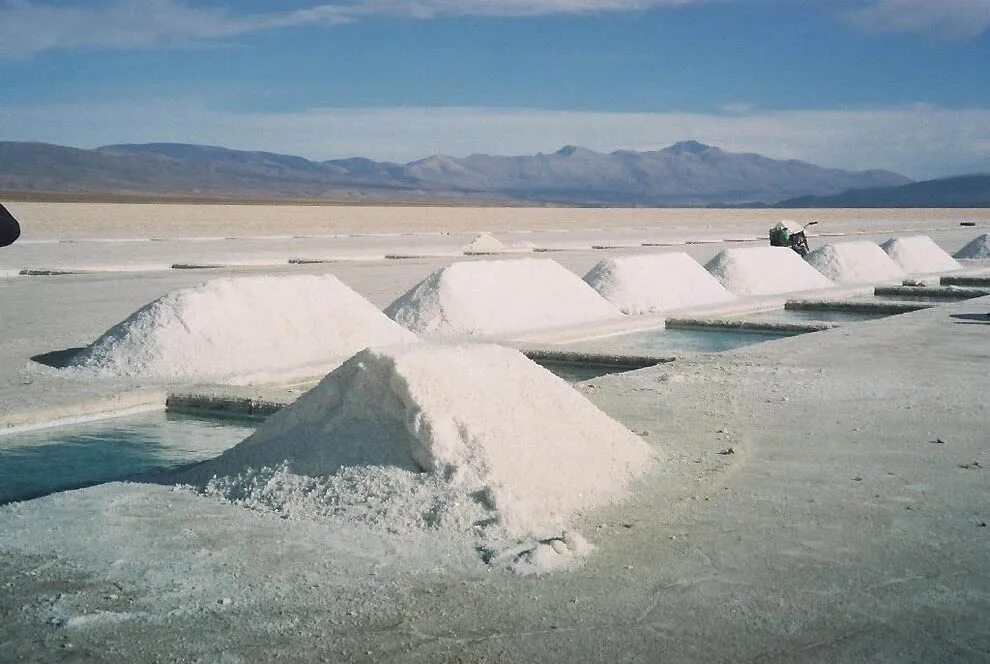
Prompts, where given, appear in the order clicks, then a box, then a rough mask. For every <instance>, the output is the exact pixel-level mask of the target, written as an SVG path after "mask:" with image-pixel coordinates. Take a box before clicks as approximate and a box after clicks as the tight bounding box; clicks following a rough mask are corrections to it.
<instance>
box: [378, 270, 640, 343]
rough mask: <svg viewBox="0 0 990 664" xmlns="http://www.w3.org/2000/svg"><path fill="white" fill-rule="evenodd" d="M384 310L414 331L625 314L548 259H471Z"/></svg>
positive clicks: (486, 328)
mask: <svg viewBox="0 0 990 664" xmlns="http://www.w3.org/2000/svg"><path fill="white" fill-rule="evenodd" d="M385 313H386V314H387V315H388V316H389V317H390V318H392V319H393V320H395V321H396V322H398V323H399V324H400V325H402V326H403V327H406V328H408V329H410V330H412V331H413V332H417V333H420V334H428V335H436V336H462V335H493V334H503V333H507V332H520V331H523V330H532V329H538V328H545V327H554V326H562V325H573V324H577V323H587V322H592V321H602V320H610V319H616V318H621V317H622V313H621V312H620V311H619V310H618V309H616V308H615V307H614V306H613V305H612V304H610V303H609V302H608V301H607V300H605V299H604V298H603V297H601V296H600V295H599V294H598V293H596V292H595V291H594V289H593V288H591V287H590V286H589V285H588V284H586V283H585V282H584V281H582V280H581V279H580V278H579V277H578V276H577V275H576V274H574V273H573V272H570V271H569V270H567V269H565V268H564V267H563V266H561V265H560V264H558V263H556V262H554V261H552V260H548V259H533V258H527V259H521V260H497V261H470V262H462V263H454V264H452V265H449V266H447V267H445V268H443V269H440V270H437V271H436V272H434V273H433V274H431V275H430V276H429V277H427V278H426V279H424V280H423V281H422V282H421V283H419V284H418V285H416V286H415V287H414V288H412V289H411V290H410V291H409V292H407V293H406V294H405V295H403V296H402V297H400V298H399V299H397V300H396V301H395V302H393V303H392V304H391V305H389V307H388V308H387V309H385Z"/></svg>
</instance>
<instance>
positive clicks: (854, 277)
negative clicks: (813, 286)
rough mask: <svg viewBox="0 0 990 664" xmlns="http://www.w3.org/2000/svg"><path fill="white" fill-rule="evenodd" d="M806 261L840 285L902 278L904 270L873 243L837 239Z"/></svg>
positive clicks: (809, 256)
mask: <svg viewBox="0 0 990 664" xmlns="http://www.w3.org/2000/svg"><path fill="white" fill-rule="evenodd" d="M806 260H807V261H808V262H809V263H810V264H811V265H813V266H814V267H815V269H817V270H818V271H819V272H821V273H822V274H824V275H825V276H826V277H828V278H829V279H831V280H832V281H835V282H837V283H840V284H872V283H877V282H880V281H890V280H896V279H903V278H904V277H906V276H907V273H906V272H904V270H903V269H902V268H901V266H900V265H898V264H897V263H895V262H894V261H893V260H892V259H891V258H890V256H888V255H887V253H886V252H885V251H884V250H883V249H881V248H880V247H879V246H878V245H876V244H874V243H873V242H868V241H866V240H860V241H856V242H839V243H836V244H826V245H825V246H824V247H821V248H819V249H815V250H814V251H812V252H811V253H810V254H808V257H807V258H806Z"/></svg>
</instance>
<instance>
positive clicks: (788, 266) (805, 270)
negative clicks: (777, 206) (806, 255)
mask: <svg viewBox="0 0 990 664" xmlns="http://www.w3.org/2000/svg"><path fill="white" fill-rule="evenodd" d="M705 269H707V270H708V271H709V272H711V274H712V275H713V276H714V277H715V278H716V279H718V280H719V281H720V282H721V283H722V285H723V286H725V287H726V288H727V289H729V290H730V291H732V292H733V293H735V294H736V295H778V294H781V293H791V292H794V291H803V290H813V289H817V288H828V287H830V286H833V285H834V284H833V283H832V282H831V281H829V280H828V278H826V277H825V276H823V275H822V274H821V273H820V272H819V271H818V270H816V269H815V268H813V267H811V266H810V265H808V264H807V263H806V262H805V261H804V260H803V259H802V258H801V257H800V256H798V255H797V254H796V253H795V252H794V251H792V250H791V249H789V248H787V247H746V248H738V249H725V250H724V251H721V252H719V254H718V255H717V256H715V257H714V258H712V259H711V260H710V261H708V264H707V265H705Z"/></svg>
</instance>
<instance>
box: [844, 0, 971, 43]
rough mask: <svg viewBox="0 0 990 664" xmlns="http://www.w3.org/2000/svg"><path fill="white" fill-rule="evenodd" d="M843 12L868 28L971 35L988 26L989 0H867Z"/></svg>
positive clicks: (950, 36) (948, 36) (956, 36)
mask: <svg viewBox="0 0 990 664" xmlns="http://www.w3.org/2000/svg"><path fill="white" fill-rule="evenodd" d="M846 15H847V16H848V17H849V18H850V19H851V20H852V22H853V23H855V24H856V25H857V26H859V27H861V28H864V29H867V30H874V31H880V32H915V33H922V34H930V35H934V36H937V37H940V38H945V39H971V38H974V37H978V36H980V35H982V34H983V33H984V32H986V30H987V28H990V0H870V1H869V2H865V3H863V6H861V7H857V8H855V9H853V10H851V11H849V12H848V13H847V14H846Z"/></svg>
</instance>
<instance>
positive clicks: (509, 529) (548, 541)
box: [192, 343, 654, 567]
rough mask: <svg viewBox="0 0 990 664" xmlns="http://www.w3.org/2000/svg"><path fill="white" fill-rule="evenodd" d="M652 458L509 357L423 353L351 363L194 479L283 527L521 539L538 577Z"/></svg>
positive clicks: (564, 389)
mask: <svg viewBox="0 0 990 664" xmlns="http://www.w3.org/2000/svg"><path fill="white" fill-rule="evenodd" d="M653 457H654V455H653V452H652V451H651V449H650V448H649V446H647V445H646V444H645V443H644V442H643V441H642V440H641V439H640V438H639V437H638V436H636V435H634V434H632V433H631V432H629V431H628V430H626V429H625V428H624V427H623V426H621V425H620V424H618V423H617V422H615V421H614V420H612V419H611V418H609V417H608V416H606V415H605V414H604V413H602V412H601V411H599V410H598V409H597V408H596V407H595V406H594V405H592V404H591V403H590V402H589V401H587V400H586V399H585V398H584V397H583V396H582V395H581V394H580V393H578V392H577V391H576V390H574V389H573V388H571V387H570V386H569V385H568V384H567V383H565V382H564V381H562V380H561V379H559V378H557V377H556V376H553V375H552V374H550V373H549V372H548V371H546V370H545V369H543V368H542V367H540V366H538V365H536V364H535V363H533V362H532V361H530V360H528V359H527V358H526V357H525V356H523V355H522V354H521V353H520V352H518V351H516V350H513V349H509V348H503V347H500V346H495V345H487V344H486V345H482V344H462V345H441V344H430V343H422V344H412V345H405V346H392V347H384V348H369V349H366V350H364V351H362V352H360V353H358V354H357V355H355V356H354V357H353V358H351V359H350V360H348V361H347V362H345V363H344V364H343V365H341V366H340V367H339V368H337V369H336V370H335V371H333V372H332V373H330V374H329V375H328V376H327V377H326V378H324V379H323V381H321V382H320V384H319V385H317V386H316V387H315V388H313V389H312V390H310V391H309V392H307V393H306V394H304V395H303V396H302V397H300V398H299V400H298V401H296V403H295V404H293V405H292V406H290V407H288V408H286V409H284V410H283V411H281V412H279V413H277V414H276V415H273V416H272V417H271V418H269V419H268V420H267V421H266V422H265V423H264V424H262V425H261V426H260V427H259V428H258V430H257V431H256V432H255V433H254V434H253V435H252V436H250V437H249V438H247V439H246V440H245V441H243V442H242V443H240V444H239V445H237V446H235V447H233V448H231V449H230V450H228V451H227V452H225V453H224V454H223V455H222V456H220V457H219V458H217V459H215V460H213V461H210V462H207V463H206V464H203V465H202V466H201V467H198V468H196V469H193V471H192V473H193V477H194V478H195V479H196V481H199V482H202V481H203V479H204V478H208V477H209V476H210V475H214V476H217V477H215V478H214V479H213V480H211V481H210V483H209V485H208V491H210V492H213V493H218V494H220V495H223V496H225V497H227V498H228V499H231V500H234V501H235V502H239V503H241V504H245V505H248V506H251V507H255V508H258V507H259V506H262V507H263V508H264V509H268V510H272V511H276V512H280V513H283V514H286V513H291V512H292V510H293V509H296V510H299V509H302V510H303V511H304V512H305V513H307V514H320V513H334V512H335V511H337V510H340V509H342V507H341V506H342V504H343V503H349V504H355V505H361V506H363V507H362V510H363V512H364V514H365V517H367V513H368V511H369V510H370V511H371V512H374V513H375V514H378V515H384V516H383V517H382V518H385V519H386V520H387V521H389V520H390V521H392V522H394V523H396V524H406V525H408V524H409V523H410V521H419V522H420V524H421V525H422V526H423V527H427V528H428V527H433V526H436V525H437V524H438V523H439V522H446V523H448V524H454V525H455V526H457V527H461V528H465V529H467V530H468V531H469V532H474V533H475V534H477V532H480V529H481V528H483V527H484V524H488V525H490V526H493V527H496V528H498V529H499V532H501V533H503V534H504V535H506V536H508V537H511V538H515V541H516V542H518V541H519V539H520V538H529V540H528V541H529V543H530V544H531V545H530V546H528V547H524V549H523V550H521V551H524V552H525V555H524V556H522V558H525V560H526V561H528V563H530V564H537V565H539V566H541V567H546V566H547V565H549V563H546V564H543V563H539V558H540V557H541V556H546V557H549V558H550V560H556V561H557V562H560V557H561V556H563V557H564V558H568V559H569V558H570V557H573V556H574V555H577V554H579V553H580V551H581V550H584V549H586V547H587V545H586V543H584V541H583V540H581V539H580V538H578V537H577V536H576V535H574V534H571V535H561V532H562V530H564V529H565V528H566V526H567V523H568V521H570V520H571V518H572V517H573V516H574V515H575V514H576V513H577V512H580V511H583V510H587V509H590V508H594V507H597V506H600V505H603V504H606V503H609V502H611V501H614V500H616V499H618V498H620V497H622V496H623V494H624V492H625V490H626V488H627V486H628V484H629V482H630V481H631V480H632V479H633V478H635V477H636V476H637V475H639V474H641V473H642V472H643V471H644V470H645V469H646V468H647V466H648V465H649V463H650V462H651V460H652V459H653ZM250 469H254V470H250ZM258 469H265V470H263V472H261V474H260V475H259V474H258V473H259V471H258ZM224 478H226V479H224ZM259 478H260V479H259ZM416 478H419V479H418V480H417V479H416ZM355 486H357V487H358V490H357V491H354V490H344V491H341V490H340V489H341V487H344V488H345V489H346V488H347V487H355ZM273 487H275V488H273ZM396 487H398V489H397V488H396ZM341 496H345V497H344V498H343V499H342V498H341ZM424 497H426V498H428V500H427V501H424ZM430 502H432V506H431V507H426V505H427V503H430ZM369 505H370V506H369ZM410 505H412V506H413V509H410ZM343 510H344V511H345V512H346V511H347V509H346V506H345V507H344V508H343ZM362 518H364V517H362ZM399 529H400V530H401V528H399ZM489 537H490V535H489ZM534 543H535V544H534ZM541 547H542V548H541ZM501 548H504V544H503V545H502V547H501ZM551 554H552V555H551ZM516 558H519V556H516ZM517 562H518V560H517ZM545 562H546V561H545ZM550 566H552V565H550Z"/></svg>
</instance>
